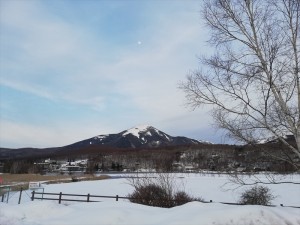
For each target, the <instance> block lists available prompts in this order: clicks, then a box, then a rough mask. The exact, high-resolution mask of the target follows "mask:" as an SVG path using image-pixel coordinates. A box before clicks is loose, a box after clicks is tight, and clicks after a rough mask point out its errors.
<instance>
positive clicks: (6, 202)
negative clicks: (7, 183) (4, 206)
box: [6, 190, 9, 203]
mask: <svg viewBox="0 0 300 225" xmlns="http://www.w3.org/2000/svg"><path fill="white" fill-rule="evenodd" d="M8 199H9V190H8V192H7V199H6V203H8Z"/></svg>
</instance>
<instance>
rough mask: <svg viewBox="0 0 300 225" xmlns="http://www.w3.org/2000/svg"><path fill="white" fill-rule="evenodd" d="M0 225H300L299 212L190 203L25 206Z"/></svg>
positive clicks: (11, 208) (9, 211) (11, 209)
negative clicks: (164, 204) (168, 204)
mask: <svg viewBox="0 0 300 225" xmlns="http://www.w3.org/2000/svg"><path fill="white" fill-rule="evenodd" d="M0 224H1V225H21V224H22V225H54V224H55V225H57V224H65V225H77V224H78V225H82V224H85V225H94V224H95V225H100V224H105V225H107V224H118V225H119V224H128V225H129V224H131V225H135V224H136V225H141V224H147V225H162V224H164V225H167V224H178V225H192V224H195V225H201V224H203V225H207V224H220V225H221V224H224V225H225V224H228V225H229V224H230V225H253V224H260V225H263V224H266V225H267V224H268V225H274V224H275V225H281V224H282V225H286V224H290V225H292V224H295V225H297V224H300V216H299V209H291V208H271V207H264V206H226V205H221V204H205V203H199V202H191V203H188V204H185V205H183V206H179V207H174V208H171V209H165V208H156V207H149V206H143V205H138V204H132V203H129V202H99V203H75V204H70V205H68V204H61V205H59V204H57V203H55V202H50V201H42V202H41V201H39V202H35V203H31V202H27V203H25V204H22V205H8V206H6V207H2V208H1V212H0Z"/></svg>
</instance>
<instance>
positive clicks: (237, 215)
mask: <svg viewBox="0 0 300 225" xmlns="http://www.w3.org/2000/svg"><path fill="white" fill-rule="evenodd" d="M262 179H264V177H263V176H262ZM286 179H288V180H292V181H294V182H300V175H294V176H293V177H288V178H286ZM176 180H177V181H178V183H179V184H180V185H181V186H184V187H185V191H186V192H188V193H189V194H191V195H193V196H194V197H202V198H203V199H204V200H206V201H209V200H212V201H213V203H200V202H191V203H188V204H185V205H182V206H178V207H174V208H170V209H165V208H157V207H149V206H144V205H138V204H133V203H130V202H128V200H125V199H119V201H115V199H100V200H101V202H95V203H83V202H62V204H58V201H47V200H44V201H39V200H35V201H33V202H32V201H30V198H29V196H30V191H25V193H23V195H22V201H21V204H20V205H18V204H17V203H18V197H19V195H18V193H12V194H11V198H10V199H9V202H8V204H7V203H0V225H42V224H43V225H48V224H53V225H54V224H55V225H56V224H59V225H60V224H66V225H67V224H70V225H75V224H80V225H81V224H85V225H89V224H115V225H117V224H149V225H152V224H153V225H160V224H178V225H181V224H182V225H189V224H197V225H198V224H205V225H206V224H215V225H218V224H219V225H222V224H224V225H225V224H228V225H240V224H241V225H248V224H249V225H250V224H270V225H271V224H272V225H273V224H275V225H276V224H278V225H280V224H283V225H292V224H295V225H300V209H299V208H290V207H281V206H279V205H280V204H283V205H285V206H288V205H290V206H291V205H292V206H300V185H294V184H269V185H267V186H268V187H269V188H270V189H271V190H272V193H273V195H275V196H277V198H276V199H274V200H273V201H272V204H274V205H278V206H277V207H265V206H236V205H224V204H220V203H217V202H237V201H238V199H239V196H240V193H241V192H243V190H244V189H245V188H249V186H248V187H242V188H238V189H235V190H229V191H228V190H227V191H225V190H226V189H228V188H230V187H231V186H230V185H228V184H227V185H225V186H224V184H225V183H227V182H228V179H227V176H226V175H211V174H210V175H209V174H207V175H203V174H202V175H200V174H176ZM44 187H45V192H53V193H58V192H63V193H68V194H88V193H90V194H93V195H112V196H115V195H119V196H126V195H127V194H129V193H131V192H132V191H133V188H132V187H131V186H130V185H129V184H128V180H127V179H126V178H120V175H115V179H107V180H99V181H84V182H74V183H65V184H52V185H45V186H44ZM231 188H232V187H231ZM92 200H93V199H92ZM94 200H99V199H94Z"/></svg>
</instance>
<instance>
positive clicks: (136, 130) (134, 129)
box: [123, 125, 151, 138]
mask: <svg viewBox="0 0 300 225" xmlns="http://www.w3.org/2000/svg"><path fill="white" fill-rule="evenodd" d="M149 128H151V126H149V125H139V126H136V127H132V128H130V129H128V130H127V131H126V132H125V133H124V134H123V137H125V136H127V135H128V134H132V135H133V136H136V137H137V138H140V133H141V132H146V131H147V130H148V129H149ZM147 134H148V135H149V136H151V133H150V132H147Z"/></svg>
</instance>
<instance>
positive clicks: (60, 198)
mask: <svg viewBox="0 0 300 225" xmlns="http://www.w3.org/2000/svg"><path fill="white" fill-rule="evenodd" d="M37 195H39V196H41V197H37ZM44 195H53V196H58V198H49V197H44ZM63 196H69V197H83V198H84V199H70V198H63ZM91 198H110V199H116V201H119V199H128V200H130V199H133V198H130V197H123V196H119V195H115V196H106V195H91V194H86V195H83V194H66V193H62V192H60V193H47V192H36V191H33V192H32V196H31V200H32V201H34V200H35V199H38V200H54V201H58V203H59V204H61V202H62V201H74V202H100V201H97V200H91ZM151 200H157V199H151ZM164 201H176V200H171V199H169V200H165V199H164ZM177 201H178V200H177ZM201 202H202V203H220V204H225V205H245V204H240V203H233V202H215V201H212V200H210V201H201ZM266 206H269V207H277V206H281V207H289V208H299V209H300V206H287V205H283V204H280V205H266Z"/></svg>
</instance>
